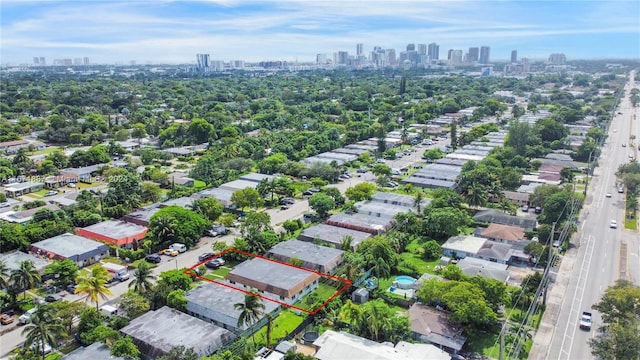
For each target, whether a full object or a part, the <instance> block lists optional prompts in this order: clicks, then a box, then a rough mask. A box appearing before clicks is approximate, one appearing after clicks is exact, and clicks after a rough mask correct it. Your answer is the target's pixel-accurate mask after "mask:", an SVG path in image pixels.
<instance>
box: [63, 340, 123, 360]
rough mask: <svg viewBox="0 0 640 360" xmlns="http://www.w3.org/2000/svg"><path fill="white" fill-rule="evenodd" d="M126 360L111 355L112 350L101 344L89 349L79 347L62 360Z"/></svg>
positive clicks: (97, 343)
mask: <svg viewBox="0 0 640 360" xmlns="http://www.w3.org/2000/svg"><path fill="white" fill-rule="evenodd" d="M86 359H91V360H125V358H123V357H120V356H113V355H111V348H110V347H108V346H107V345H105V344H103V343H101V342H95V343H93V344H91V345H89V346H87V347H79V348H77V349H75V350H73V351H72V352H70V353H68V354H67V355H65V356H63V357H61V358H60V360H86Z"/></svg>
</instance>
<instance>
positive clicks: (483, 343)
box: [467, 332, 500, 359]
mask: <svg viewBox="0 0 640 360" xmlns="http://www.w3.org/2000/svg"><path fill="white" fill-rule="evenodd" d="M499 337H500V333H499V332H495V333H491V332H479V333H477V334H476V336H473V337H470V338H469V339H467V345H468V346H469V347H471V350H473V351H474V352H477V353H479V354H482V355H484V356H488V357H490V358H492V359H498V357H499V355H500V342H499V341H498V340H499Z"/></svg>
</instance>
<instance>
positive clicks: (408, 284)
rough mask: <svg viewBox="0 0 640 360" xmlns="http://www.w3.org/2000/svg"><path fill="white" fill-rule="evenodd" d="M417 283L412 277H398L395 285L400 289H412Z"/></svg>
mask: <svg viewBox="0 0 640 360" xmlns="http://www.w3.org/2000/svg"><path fill="white" fill-rule="evenodd" d="M415 282H416V279H414V278H412V277H411V276H406V275H400V276H397V277H396V281H394V282H393V284H394V285H395V286H397V287H398V288H400V289H411V288H412V287H413V283H415Z"/></svg>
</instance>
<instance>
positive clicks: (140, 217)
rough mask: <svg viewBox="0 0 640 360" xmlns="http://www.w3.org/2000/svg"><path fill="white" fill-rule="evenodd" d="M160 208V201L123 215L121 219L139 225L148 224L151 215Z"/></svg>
mask: <svg viewBox="0 0 640 360" xmlns="http://www.w3.org/2000/svg"><path fill="white" fill-rule="evenodd" d="M160 209H161V207H160V203H155V204H151V205H149V206H145V207H143V208H140V209H137V210H136V211H134V212H131V213H129V214H127V215H125V216H123V217H122V220H124V221H126V222H130V223H132V224H136V225H140V226H149V221H151V217H152V216H153V215H154V214H155V213H157V212H158V211H160Z"/></svg>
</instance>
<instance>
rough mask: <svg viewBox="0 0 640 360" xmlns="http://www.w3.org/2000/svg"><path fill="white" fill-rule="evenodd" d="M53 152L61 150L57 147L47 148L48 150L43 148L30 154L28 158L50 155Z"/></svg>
mask: <svg viewBox="0 0 640 360" xmlns="http://www.w3.org/2000/svg"><path fill="white" fill-rule="evenodd" d="M54 151H62V149H60V148H58V147H55V146H51V147H48V148H44V149H42V150H38V151H34V152H32V153H30V154H29V156H32V155H43V154H51V153H52V152H54Z"/></svg>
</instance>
